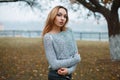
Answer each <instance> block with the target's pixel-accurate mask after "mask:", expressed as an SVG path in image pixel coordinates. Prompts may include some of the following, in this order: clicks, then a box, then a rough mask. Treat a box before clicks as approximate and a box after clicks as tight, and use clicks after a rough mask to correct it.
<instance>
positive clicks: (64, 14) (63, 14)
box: [58, 12, 67, 15]
mask: <svg viewBox="0 0 120 80" xmlns="http://www.w3.org/2000/svg"><path fill="white" fill-rule="evenodd" d="M58 14H62V13H61V12H58ZM63 15H67V14H63Z"/></svg>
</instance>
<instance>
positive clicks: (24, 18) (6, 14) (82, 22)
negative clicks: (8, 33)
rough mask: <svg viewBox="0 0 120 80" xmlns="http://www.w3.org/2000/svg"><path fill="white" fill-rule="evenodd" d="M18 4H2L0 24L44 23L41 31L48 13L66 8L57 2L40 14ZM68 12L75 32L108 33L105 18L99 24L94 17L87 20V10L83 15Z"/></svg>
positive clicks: (0, 7) (70, 24)
mask: <svg viewBox="0 0 120 80" xmlns="http://www.w3.org/2000/svg"><path fill="white" fill-rule="evenodd" d="M18 4H19V3H9V4H2V5H1V6H0V23H1V24H3V23H5V22H6V23H7V22H32V21H34V22H38V23H42V24H41V26H40V27H41V28H39V29H43V26H44V22H45V20H46V17H47V14H48V12H49V11H50V10H51V9H52V8H53V7H54V6H56V5H63V6H66V4H63V3H59V2H57V0H56V1H55V2H54V3H52V7H51V9H49V10H47V11H43V12H42V13H40V12H39V11H37V9H36V10H35V9H34V11H32V10H31V8H30V7H29V6H23V5H18ZM43 6H46V5H43ZM67 6H68V5H67ZM68 11H69V18H70V21H69V23H68V26H70V27H71V28H72V29H73V30H76V31H79V30H80V29H84V30H86V31H92V30H94V31H95V30H96V31H103V32H107V24H106V21H105V19H104V18H103V17H102V18H101V19H100V20H99V22H98V21H97V20H96V19H95V18H94V17H93V16H91V17H89V18H88V19H86V18H85V16H86V13H87V10H84V9H82V13H81V14H78V13H75V12H73V11H71V10H69V9H68ZM78 15H81V16H82V17H80V18H78ZM98 23H99V24H98ZM3 25H4V24H3ZM32 28H36V27H32ZM32 28H31V29H32ZM8 29H10V27H9V26H8ZM19 29H20V28H19ZM22 29H24V27H21V30H22ZM78 29H79V30H78Z"/></svg>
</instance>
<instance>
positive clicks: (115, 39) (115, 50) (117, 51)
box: [107, 14, 120, 61]
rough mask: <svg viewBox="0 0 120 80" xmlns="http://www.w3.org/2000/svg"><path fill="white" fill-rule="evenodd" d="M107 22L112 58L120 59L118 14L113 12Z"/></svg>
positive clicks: (114, 59)
mask: <svg viewBox="0 0 120 80" xmlns="http://www.w3.org/2000/svg"><path fill="white" fill-rule="evenodd" d="M107 22H108V32H109V44H110V45H109V46H110V55H111V59H112V60H113V61H120V24H119V19H118V15H115V14H111V15H110V17H109V19H108V20H107Z"/></svg>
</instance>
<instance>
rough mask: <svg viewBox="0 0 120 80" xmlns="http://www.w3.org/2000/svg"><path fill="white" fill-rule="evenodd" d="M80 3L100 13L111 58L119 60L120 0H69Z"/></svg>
mask: <svg viewBox="0 0 120 80" xmlns="http://www.w3.org/2000/svg"><path fill="white" fill-rule="evenodd" d="M70 1H71V3H80V4H82V5H83V6H84V7H86V8H87V9H89V10H90V11H92V12H93V13H100V14H102V15H103V16H104V17H105V19H106V21H107V25H108V35H109V43H110V54H111V58H112V60H120V20H119V14H118V9H119V8H120V0H70Z"/></svg>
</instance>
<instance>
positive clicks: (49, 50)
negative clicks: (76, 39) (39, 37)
mask: <svg viewBox="0 0 120 80" xmlns="http://www.w3.org/2000/svg"><path fill="white" fill-rule="evenodd" d="M43 41H44V48H45V53H46V57H47V60H48V63H49V64H50V66H51V68H52V69H53V70H57V69H59V68H61V67H70V66H73V65H75V64H77V63H78V62H79V61H80V55H79V54H76V55H75V56H74V57H73V58H72V57H71V58H68V59H64V60H58V59H57V58H56V54H55V51H54V47H53V43H52V40H51V38H50V35H49V34H46V35H45V36H44V38H43Z"/></svg>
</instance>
